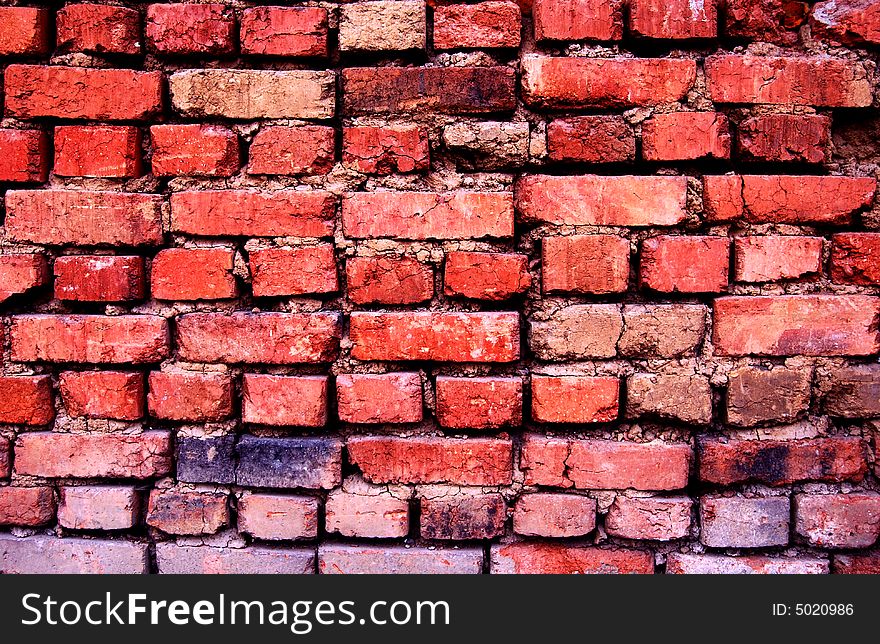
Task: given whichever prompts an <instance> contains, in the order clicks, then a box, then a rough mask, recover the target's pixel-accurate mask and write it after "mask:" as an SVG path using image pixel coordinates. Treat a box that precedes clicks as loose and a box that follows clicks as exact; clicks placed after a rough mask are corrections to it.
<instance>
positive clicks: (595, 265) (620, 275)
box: [541, 235, 629, 293]
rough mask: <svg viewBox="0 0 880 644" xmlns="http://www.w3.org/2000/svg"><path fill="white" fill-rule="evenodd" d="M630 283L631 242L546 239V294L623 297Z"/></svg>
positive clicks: (619, 239) (589, 237)
mask: <svg viewBox="0 0 880 644" xmlns="http://www.w3.org/2000/svg"><path fill="white" fill-rule="evenodd" d="M628 280H629V241H628V240H626V239H624V238H623V237H618V236H617V235H574V236H570V237H544V239H543V240H542V245H541V286H542V289H543V291H544V293H622V292H624V291H626V288H627V282H628Z"/></svg>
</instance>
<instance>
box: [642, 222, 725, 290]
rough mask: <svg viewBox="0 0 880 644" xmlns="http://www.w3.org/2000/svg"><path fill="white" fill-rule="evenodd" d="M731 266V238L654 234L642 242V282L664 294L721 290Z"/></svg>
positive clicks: (645, 286)
mask: <svg viewBox="0 0 880 644" xmlns="http://www.w3.org/2000/svg"><path fill="white" fill-rule="evenodd" d="M729 266H730V240H729V239H727V237H697V236H688V237H684V236H660V237H651V238H650V239H646V240H645V241H644V242H642V262H641V267H640V270H639V281H640V283H641V285H642V287H643V288H649V289H651V290H654V291H659V292H661V293H675V292H680V293H720V292H721V291H724V290H725V289H726V288H727V271H728V268H729Z"/></svg>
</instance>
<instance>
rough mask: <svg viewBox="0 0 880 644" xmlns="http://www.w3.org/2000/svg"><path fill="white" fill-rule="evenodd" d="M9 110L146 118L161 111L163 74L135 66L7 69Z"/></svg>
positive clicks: (73, 116) (47, 114) (63, 115)
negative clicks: (142, 69) (135, 67)
mask: <svg viewBox="0 0 880 644" xmlns="http://www.w3.org/2000/svg"><path fill="white" fill-rule="evenodd" d="M5 79H6V81H5V87H6V113H7V114H8V115H9V116H16V117H18V118H25V119H27V118H40V117H54V118H61V119H88V120H93V121H145V120H149V119H150V118H152V117H154V116H156V115H157V114H159V112H161V110H162V73H161V72H139V71H133V70H130V69H89V68H85V67H61V66H53V67H40V66H38V65H10V66H9V67H7V68H6V76H5Z"/></svg>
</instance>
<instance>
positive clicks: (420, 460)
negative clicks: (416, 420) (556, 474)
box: [347, 436, 513, 485]
mask: <svg viewBox="0 0 880 644" xmlns="http://www.w3.org/2000/svg"><path fill="white" fill-rule="evenodd" d="M347 447H348V457H349V459H350V460H351V463H352V464H353V465H356V466H357V467H358V468H360V470H361V472H363V474H364V478H366V479H367V480H368V481H371V482H373V483H415V484H428V483H449V484H455V485H508V484H509V483H510V481H511V477H512V475H513V473H512V461H511V452H512V449H513V446H512V445H511V442H510V440H508V439H497V438H467V439H456V438H440V437H433V436H414V437H412V438H399V437H396V436H352V437H350V438H349V439H348V443H347Z"/></svg>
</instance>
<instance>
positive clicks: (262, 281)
mask: <svg viewBox="0 0 880 644" xmlns="http://www.w3.org/2000/svg"><path fill="white" fill-rule="evenodd" d="M248 263H249V264H250V268H251V287H252V290H253V294H254V297H276V296H282V295H307V294H311V293H332V292H334V291H336V290H337V289H338V288H339V283H338V281H337V278H336V255H335V252H334V249H333V246H332V245H331V244H320V245H318V246H301V247H297V248H291V247H289V246H286V247H279V248H262V249H259V250H254V251H251V252H250V254H249V256H248Z"/></svg>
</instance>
